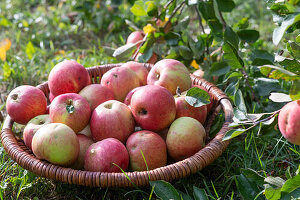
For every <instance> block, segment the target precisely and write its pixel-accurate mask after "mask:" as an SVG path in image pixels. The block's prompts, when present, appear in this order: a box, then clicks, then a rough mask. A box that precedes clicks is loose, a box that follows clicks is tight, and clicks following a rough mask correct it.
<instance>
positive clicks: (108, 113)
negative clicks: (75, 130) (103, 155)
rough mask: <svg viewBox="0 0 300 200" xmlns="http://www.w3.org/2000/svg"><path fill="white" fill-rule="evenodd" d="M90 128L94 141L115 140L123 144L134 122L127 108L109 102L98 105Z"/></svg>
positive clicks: (132, 128) (123, 105) (117, 102)
mask: <svg viewBox="0 0 300 200" xmlns="http://www.w3.org/2000/svg"><path fill="white" fill-rule="evenodd" d="M90 126H91V132H92V138H93V139H94V140H95V141H100V140H103V139H105V138H116V139H118V140H120V141H121V142H123V143H125V141H126V140H127V138H128V136H129V135H130V134H131V133H133V131H134V126H135V122H134V119H133V116H132V114H131V111H130V109H129V108H128V106H126V105H125V104H124V103H122V102H119V101H116V100H110V101H106V102H104V103H102V104H100V105H99V106H98V107H97V108H96V109H95V110H94V111H93V113H92V117H91V121H90Z"/></svg>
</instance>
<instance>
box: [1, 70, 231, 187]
mask: <svg viewBox="0 0 300 200" xmlns="http://www.w3.org/2000/svg"><path fill="white" fill-rule="evenodd" d="M120 65H121V64H107V65H101V66H95V67H91V68H88V72H89V74H90V77H91V80H92V82H93V83H99V80H100V79H101V77H102V75H103V74H104V73H105V72H107V71H108V70H109V69H111V68H113V67H117V66H120ZM144 67H146V68H147V69H148V70H150V69H151V67H152V65H151V64H144ZM191 79H192V82H193V84H194V85H200V86H203V87H205V88H206V89H207V90H208V92H209V94H210V95H211V96H212V98H213V102H214V108H216V106H218V105H220V106H221V107H222V109H223V111H224V116H225V122H224V124H223V126H222V128H221V130H220V131H219V132H218V133H217V135H216V136H215V137H214V138H213V139H212V140H210V141H209V143H208V144H207V145H206V146H205V147H204V148H203V149H201V150H200V151H199V152H197V153H196V154H195V155H193V156H191V157H190V158H188V159H185V160H182V161H179V162H176V163H173V164H169V165H167V166H165V167H161V168H157V169H154V170H150V171H144V172H126V174H127V176H128V177H129V178H130V180H128V178H127V177H126V176H125V174H123V173H103V172H89V171H81V170H73V169H70V168H65V167H61V166H57V165H53V164H51V163H49V162H47V161H41V160H39V159H37V158H36V157H35V156H34V155H33V154H32V152H31V151H30V150H29V149H28V148H27V147H26V146H25V145H24V143H23V141H21V140H17V139H16V137H15V135H14V133H13V132H12V125H13V121H12V120H11V118H10V117H9V116H8V117H6V119H5V122H4V124H3V129H2V131H1V142H2V144H3V146H4V148H5V150H6V152H7V153H8V155H9V156H10V157H11V158H12V159H13V160H15V161H16V162H17V163H18V164H19V165H20V166H21V167H23V168H24V169H27V170H30V171H32V172H34V173H35V174H37V175H39V176H42V177H46V178H49V179H53V180H57V181H61V182H66V183H69V184H79V185H85V186H96V187H132V186H133V184H135V185H136V186H146V185H148V184H149V177H150V180H166V181H172V180H178V179H180V178H183V177H185V176H189V175H190V174H193V173H195V172H197V171H199V170H201V169H203V168H204V167H205V166H208V165H209V164H211V163H212V162H213V161H214V160H215V159H216V158H218V157H219V156H220V155H221V154H222V153H223V151H224V150H225V148H226V147H227V145H228V144H229V142H228V141H222V138H223V136H224V134H225V133H226V132H227V131H228V130H229V127H228V125H229V123H230V122H231V120H232V117H233V109H232V105H231V103H230V101H229V100H228V97H227V96H226V95H225V94H224V93H223V92H222V91H221V90H220V89H218V88H217V87H216V86H214V85H213V84H211V83H209V82H207V81H206V80H204V79H200V78H198V77H196V76H194V75H191ZM37 87H38V88H39V89H41V90H42V91H43V92H44V93H45V95H46V97H47V98H48V96H49V88H48V84H47V82H46V83H43V84H41V85H38V86H37ZM220 106H219V107H220ZM215 110H216V109H215ZM215 115H216V114H211V115H209V116H208V119H207V121H206V130H207V131H209V129H210V125H211V124H212V121H213V119H214V117H215Z"/></svg>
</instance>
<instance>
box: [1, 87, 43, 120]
mask: <svg viewBox="0 0 300 200" xmlns="http://www.w3.org/2000/svg"><path fill="white" fill-rule="evenodd" d="M46 109H47V100H46V96H45V94H44V93H43V92H42V91H41V90H40V89H38V88H36V87H33V86H30V85H22V86H19V87H17V88H15V89H13V90H12V91H11V92H10V93H9V95H8V97H7V100H6V111H7V113H8V115H9V116H10V118H11V119H12V120H13V121H15V122H17V123H19V124H27V122H29V120H31V119H32V118H34V117H35V116H38V115H42V114H45V112H46Z"/></svg>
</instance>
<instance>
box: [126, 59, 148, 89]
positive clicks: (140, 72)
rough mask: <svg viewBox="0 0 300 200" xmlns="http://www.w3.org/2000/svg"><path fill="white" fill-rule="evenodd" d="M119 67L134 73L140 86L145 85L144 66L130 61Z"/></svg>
mask: <svg viewBox="0 0 300 200" xmlns="http://www.w3.org/2000/svg"><path fill="white" fill-rule="evenodd" d="M121 67H127V68H129V69H131V70H132V71H134V72H135V73H136V75H137V76H138V77H139V81H140V85H146V84H147V76H148V70H147V69H146V68H145V67H144V64H142V63H138V62H133V61H130V62H127V63H124V64H123V65H122V66H121Z"/></svg>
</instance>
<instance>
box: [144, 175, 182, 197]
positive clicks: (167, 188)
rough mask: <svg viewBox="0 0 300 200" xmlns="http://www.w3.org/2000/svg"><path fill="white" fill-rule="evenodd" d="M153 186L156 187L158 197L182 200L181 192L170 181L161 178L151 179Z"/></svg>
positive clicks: (155, 191)
mask: <svg viewBox="0 0 300 200" xmlns="http://www.w3.org/2000/svg"><path fill="white" fill-rule="evenodd" d="M149 183H150V185H151V187H154V193H155V194H156V196H157V197H159V198H160V199H162V200H169V199H174V200H180V196H179V193H178V192H177V191H176V189H175V188H174V187H173V186H172V185H171V184H170V183H168V182H166V181H163V180H159V181H150V182H149Z"/></svg>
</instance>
